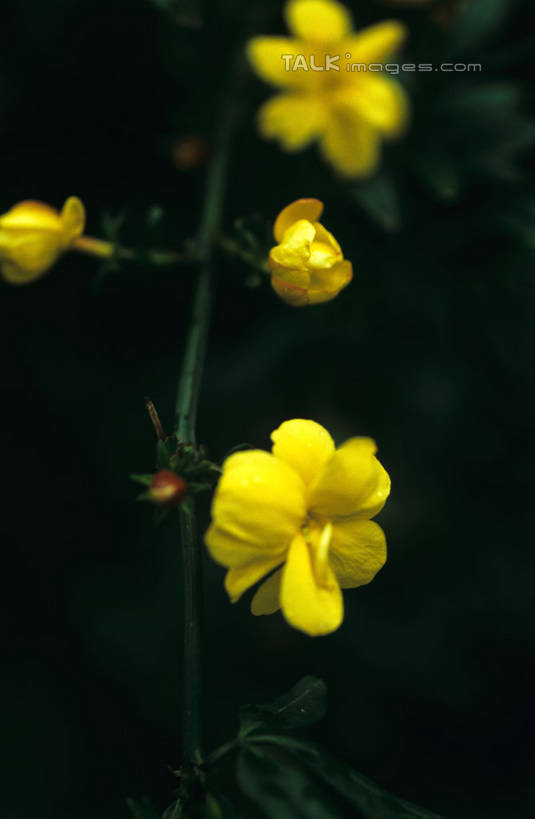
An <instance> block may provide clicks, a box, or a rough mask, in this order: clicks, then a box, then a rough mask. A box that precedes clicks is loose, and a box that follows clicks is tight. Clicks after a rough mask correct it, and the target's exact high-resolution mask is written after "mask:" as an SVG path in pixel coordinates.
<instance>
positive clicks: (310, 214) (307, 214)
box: [273, 199, 323, 242]
mask: <svg viewBox="0 0 535 819" xmlns="http://www.w3.org/2000/svg"><path fill="white" fill-rule="evenodd" d="M322 213H323V202H320V200H319V199H296V201H295V202H291V203H290V204H289V205H286V207H285V208H283V209H282V210H281V212H280V213H279V215H278V216H277V218H276V219H275V224H274V226H273V234H274V236H275V240H276V241H277V242H282V238H283V236H284V234H285V232H286V231H287V230H288V228H289V227H291V226H292V225H293V224H295V222H298V221H299V219H306V220H307V221H308V222H312V223H314V222H318V221H319V220H320V218H321V214H322Z"/></svg>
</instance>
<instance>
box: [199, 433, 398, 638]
mask: <svg viewBox="0 0 535 819" xmlns="http://www.w3.org/2000/svg"><path fill="white" fill-rule="evenodd" d="M271 439H272V441H273V448H272V452H271V453H269V452H264V451H262V450H251V451H248V452H238V453H235V454H234V455H231V456H230V457H229V458H227V460H226V461H225V463H224V464H223V475H222V477H221V479H220V481H219V484H218V487H217V490H216V494H215V497H214V502H213V507H212V517H213V521H212V524H211V526H210V528H209V529H208V532H207V533H206V544H207V546H208V549H209V551H210V553H211V555H212V557H213V558H214V560H216V561H217V562H218V563H221V564H222V565H223V566H226V567H227V568H228V572H227V575H226V578H225V587H226V590H227V592H228V594H229V596H230V598H231V600H232V602H235V601H236V600H238V599H239V598H240V597H241V595H242V594H243V593H244V591H246V590H247V589H248V588H249V587H250V586H252V585H253V584H255V583H256V582H257V581H259V580H261V579H262V578H263V577H264V576H265V575H267V574H268V573H269V572H272V571H273V570H274V569H277V571H275V572H274V573H273V574H271V575H270V577H269V578H268V579H267V580H265V581H264V583H263V584H262V585H261V586H260V588H259V589H258V591H257V592H256V594H255V595H254V597H253V600H252V603H251V611H252V613H253V614H272V613H273V612H275V611H277V610H278V609H279V608H281V609H282V613H283V615H284V617H285V618H286V620H287V621H288V623H290V625H292V626H294V627H295V628H297V629H300V630H301V631H304V632H306V633H307V634H310V635H312V636H316V635H320V634H329V633H330V632H332V631H334V630H335V629H337V628H338V626H339V625H340V624H341V622H342V620H343V616H344V608H343V599H342V592H341V589H343V588H353V587H355V586H362V585H363V584H365V583H369V582H370V580H372V579H373V577H374V576H375V574H376V573H377V572H378V571H379V569H380V568H381V567H382V566H383V564H384V562H385V560H386V543H385V536H384V533H383V531H382V529H381V528H380V526H378V525H377V523H374V522H373V521H372V520H370V518H372V517H374V516H375V515H376V514H377V513H378V512H379V511H380V510H381V509H382V507H383V506H384V503H385V501H386V499H387V497H388V495H389V493H390V478H389V477H388V474H387V473H386V471H385V470H384V468H383V467H382V466H381V464H380V463H379V461H378V460H377V458H376V457H375V451H376V446H375V443H374V442H373V441H372V440H371V439H370V438H350V440H349V441H346V443H345V444H343V445H342V446H341V447H339V448H338V449H335V445H334V441H333V439H332V438H331V436H330V435H329V433H328V432H327V430H326V429H324V428H323V427H322V426H321V425H320V424H317V423H316V422H315V421H306V420H302V419H299V418H296V419H294V420H292V421H285V422H284V423H283V424H282V425H281V426H280V427H279V428H278V429H276V430H275V431H274V432H273V433H272V435H271ZM281 564H282V566H281ZM278 567H280V568H278Z"/></svg>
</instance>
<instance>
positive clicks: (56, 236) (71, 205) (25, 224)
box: [0, 196, 85, 284]
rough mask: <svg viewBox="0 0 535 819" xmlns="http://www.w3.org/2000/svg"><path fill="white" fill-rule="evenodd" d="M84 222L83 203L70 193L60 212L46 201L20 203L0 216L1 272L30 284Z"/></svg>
mask: <svg viewBox="0 0 535 819" xmlns="http://www.w3.org/2000/svg"><path fill="white" fill-rule="evenodd" d="M84 225H85V209H84V206H83V204H82V202H81V201H80V200H79V199H78V198H77V197H76V196H71V197H69V198H68V199H67V201H66V202H65V204H64V205H63V208H62V210H61V213H59V212H58V211H57V210H56V209H55V208H52V207H51V206H50V205H45V204H44V203H43V202H34V201H32V200H27V201H24V202H20V203H19V204H18V205H15V206H14V207H12V208H11V210H8V211H7V213H5V214H4V215H3V216H0V271H1V273H2V276H3V277H4V279H5V280H6V281H8V282H10V284H28V282H32V281H34V279H37V278H39V276H42V275H43V274H44V273H46V271H47V270H48V269H49V268H50V267H52V265H53V264H54V262H56V260H57V259H58V258H59V256H60V255H61V254H62V253H64V252H65V251H66V250H68V249H69V247H71V245H72V243H73V242H74V241H75V239H76V238H77V237H79V236H80V235H81V234H82V232H83V230H84Z"/></svg>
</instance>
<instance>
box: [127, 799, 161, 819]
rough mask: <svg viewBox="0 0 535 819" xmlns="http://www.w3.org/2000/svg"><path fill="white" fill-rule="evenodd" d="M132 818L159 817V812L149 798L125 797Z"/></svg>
mask: <svg viewBox="0 0 535 819" xmlns="http://www.w3.org/2000/svg"><path fill="white" fill-rule="evenodd" d="M126 804H127V805H128V807H129V809H130V813H131V815H132V817H133V819H160V814H159V813H158V811H157V810H156V808H155V807H154V805H153V804H152V802H151V801H150V800H149V799H141V800H139V801H138V800H137V799H127V800H126Z"/></svg>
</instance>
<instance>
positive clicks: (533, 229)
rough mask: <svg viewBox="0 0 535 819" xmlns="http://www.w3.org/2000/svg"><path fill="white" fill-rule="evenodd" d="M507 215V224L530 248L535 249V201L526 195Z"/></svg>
mask: <svg viewBox="0 0 535 819" xmlns="http://www.w3.org/2000/svg"><path fill="white" fill-rule="evenodd" d="M515 204H516V207H515V208H514V210H511V211H510V212H509V214H508V215H507V217H506V220H505V226H506V228H507V229H508V230H509V232H510V233H511V234H512V235H513V236H515V237H516V238H518V239H519V240H520V241H521V242H522V244H523V245H525V246H526V247H527V248H529V250H535V201H534V200H533V199H532V198H531V197H529V198H528V197H524V198H522V199H520V200H517V201H516V203H515Z"/></svg>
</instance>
